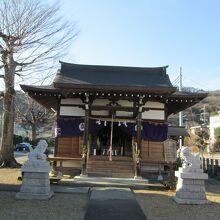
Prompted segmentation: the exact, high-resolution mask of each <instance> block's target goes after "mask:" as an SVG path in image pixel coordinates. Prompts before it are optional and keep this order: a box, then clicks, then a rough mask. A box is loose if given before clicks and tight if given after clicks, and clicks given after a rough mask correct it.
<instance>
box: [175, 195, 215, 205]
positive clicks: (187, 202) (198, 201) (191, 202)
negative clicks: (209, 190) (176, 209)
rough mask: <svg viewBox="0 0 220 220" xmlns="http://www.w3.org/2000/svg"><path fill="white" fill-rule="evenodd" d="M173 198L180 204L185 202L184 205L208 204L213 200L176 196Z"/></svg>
mask: <svg viewBox="0 0 220 220" xmlns="http://www.w3.org/2000/svg"><path fill="white" fill-rule="evenodd" d="M172 199H173V200H174V201H175V202H176V203H178V204H184V205H207V204H211V201H209V200H207V199H204V200H201V199H180V198H177V197H176V196H174V197H172Z"/></svg>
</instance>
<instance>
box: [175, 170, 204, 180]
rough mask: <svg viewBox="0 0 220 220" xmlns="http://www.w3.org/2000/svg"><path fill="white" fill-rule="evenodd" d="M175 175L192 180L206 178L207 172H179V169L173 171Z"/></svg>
mask: <svg viewBox="0 0 220 220" xmlns="http://www.w3.org/2000/svg"><path fill="white" fill-rule="evenodd" d="M175 176H176V177H178V178H182V179H193V180H197V179H199V180H207V179H208V174H207V173H181V172H179V171H176V172H175Z"/></svg>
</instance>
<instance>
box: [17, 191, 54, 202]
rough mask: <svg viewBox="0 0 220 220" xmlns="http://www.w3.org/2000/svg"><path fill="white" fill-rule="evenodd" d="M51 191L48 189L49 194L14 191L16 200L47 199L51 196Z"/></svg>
mask: <svg viewBox="0 0 220 220" xmlns="http://www.w3.org/2000/svg"><path fill="white" fill-rule="evenodd" d="M53 194H54V193H53V191H50V192H49V194H34V193H24V192H18V193H16V196H15V198H16V199H18V200H26V199H27V200H32V199H33V200H49V199H50V198H51V197H52V196H53Z"/></svg>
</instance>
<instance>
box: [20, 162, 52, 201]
mask: <svg viewBox="0 0 220 220" xmlns="http://www.w3.org/2000/svg"><path fill="white" fill-rule="evenodd" d="M21 171H22V173H23V175H22V186H21V189H20V192H18V193H17V194H16V199H37V200H47V199H50V198H51V197H52V196H53V192H52V191H51V189H50V180H49V172H50V171H51V167H50V166H49V163H48V162H47V161H39V160H36V161H33V160H32V161H29V162H28V163H26V164H25V165H24V166H22V168H21Z"/></svg>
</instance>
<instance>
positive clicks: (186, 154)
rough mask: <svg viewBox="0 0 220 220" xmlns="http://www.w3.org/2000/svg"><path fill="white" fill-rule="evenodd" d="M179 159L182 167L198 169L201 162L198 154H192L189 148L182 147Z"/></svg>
mask: <svg viewBox="0 0 220 220" xmlns="http://www.w3.org/2000/svg"><path fill="white" fill-rule="evenodd" d="M180 157H181V158H182V160H183V167H185V168H186V167H191V168H196V169H199V168H200V165H201V161H200V156H199V153H197V154H192V153H191V151H190V149H189V147H187V146H183V147H182V148H181V152H180Z"/></svg>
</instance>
